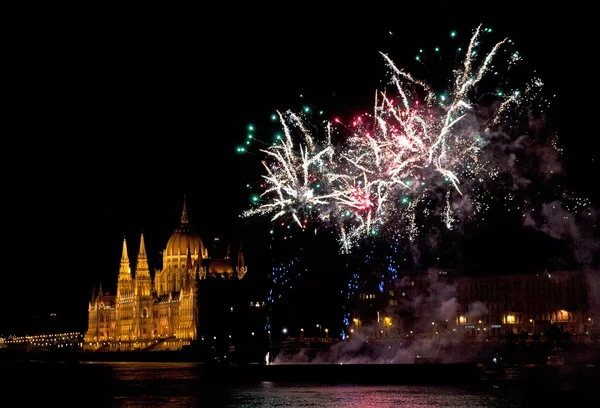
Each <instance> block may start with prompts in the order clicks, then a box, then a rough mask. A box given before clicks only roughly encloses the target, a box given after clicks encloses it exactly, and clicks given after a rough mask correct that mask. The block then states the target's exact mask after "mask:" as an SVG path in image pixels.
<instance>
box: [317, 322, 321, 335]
mask: <svg viewBox="0 0 600 408" xmlns="http://www.w3.org/2000/svg"><path fill="white" fill-rule="evenodd" d="M317 329H319V337H321V329H322V327H321V325H320V324H317Z"/></svg>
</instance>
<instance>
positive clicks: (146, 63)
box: [0, 9, 600, 334]
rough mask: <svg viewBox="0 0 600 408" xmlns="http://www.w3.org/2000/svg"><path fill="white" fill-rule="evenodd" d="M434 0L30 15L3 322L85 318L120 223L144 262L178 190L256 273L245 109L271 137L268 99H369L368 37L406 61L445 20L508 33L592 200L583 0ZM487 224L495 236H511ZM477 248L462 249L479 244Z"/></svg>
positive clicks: (13, 156) (274, 105)
mask: <svg viewBox="0 0 600 408" xmlns="http://www.w3.org/2000/svg"><path fill="white" fill-rule="evenodd" d="M446 13H447V10H440V11H439V14H440V15H439V16H438V15H435V13H434V15H433V16H431V20H429V14H425V13H424V12H420V14H418V16H417V17H415V18H410V17H407V16H404V17H403V18H400V19H389V21H394V22H392V23H389V24H388V23H385V22H379V21H378V20H377V19H368V21H366V22H362V21H360V18H361V16H360V13H359V14H355V15H354V17H351V18H349V17H340V16H335V17H328V18H325V17H322V18H321V17H320V18H316V19H312V20H301V19H300V18H295V17H296V16H295V15H294V14H285V15H275V14H273V15H269V16H228V17H222V16H221V17H219V16H210V15H204V16H203V15H200V14H197V15H190V16H189V17H185V18H180V19H178V20H175V19H172V20H168V19H166V18H165V19H162V20H142V19H137V20H135V21H134V20H127V19H125V18H122V19H114V18H113V19H108V20H104V19H101V18H94V19H91V18H90V19H85V18H67V16H64V17H62V18H58V19H56V20H52V21H51V22H50V21H48V22H46V23H45V24H43V25H41V26H38V27H37V28H38V29H39V30H36V33H35V35H33V34H32V35H31V36H28V40H31V41H27V43H28V46H27V47H25V48H23V49H22V50H21V51H20V52H19V57H18V58H15V60H14V61H13V62H14V65H13V66H14V68H15V70H14V73H13V75H12V76H11V77H10V78H5V80H10V81H11V85H12V86H11V90H13V89H14V91H15V92H14V96H11V101H10V105H11V106H10V108H9V117H10V119H13V120H15V121H16V123H17V126H15V127H13V128H12V130H11V131H10V132H9V134H8V135H6V136H5V140H6V141H8V140H11V141H16V143H10V146H12V147H10V148H8V149H5V160H8V161H9V162H10V163H16V164H12V165H9V166H8V170H7V173H6V174H7V179H8V185H9V194H7V195H5V201H9V205H10V207H11V208H13V209H12V210H10V211H8V210H7V211H6V212H5V215H7V218H8V223H7V226H6V227H5V228H6V229H5V235H6V237H7V239H8V240H9V242H8V244H5V248H6V250H5V257H6V258H7V259H11V260H12V261H13V262H14V266H10V267H9V268H7V269H6V270H5V273H4V275H5V277H6V276H8V280H6V279H5V280H4V281H3V282H2V284H0V287H2V288H3V289H4V290H3V293H4V295H3V303H4V305H3V307H2V308H0V334H5V333H9V332H13V331H18V330H26V329H27V324H28V323H25V324H23V322H27V321H29V320H30V319H32V317H33V316H38V315H39V316H45V315H47V314H49V313H58V314H59V316H61V317H63V318H64V319H65V320H66V321H68V322H70V323H69V324H71V325H72V326H73V328H74V329H77V330H84V329H85V320H84V319H85V316H86V315H85V313H86V309H87V303H88V301H89V299H90V296H91V293H92V288H93V286H94V285H97V284H98V283H99V282H100V281H102V283H103V285H104V287H105V289H106V290H114V289H115V288H114V286H115V285H116V279H117V274H118V267H119V261H120V254H121V245H122V240H123V237H124V236H125V237H127V239H128V245H129V248H130V258H131V259H132V264H133V263H134V261H133V259H134V257H135V251H136V250H137V248H138V242H139V235H140V233H141V232H143V233H144V236H145V238H146V246H147V251H148V254H149V256H150V261H151V268H157V267H158V266H159V265H157V264H156V262H155V261H156V260H157V259H158V252H159V251H161V250H162V249H163V248H164V246H165V245H166V242H167V240H168V238H169V236H170V234H171V233H172V231H173V229H174V228H175V227H177V226H178V225H179V217H180V213H181V208H182V203H183V197H184V195H186V196H187V200H188V210H189V216H190V221H191V223H193V224H194V225H195V226H196V228H197V230H198V232H199V233H200V235H201V236H202V237H203V239H204V241H205V244H206V245H207V246H209V247H210V245H211V242H212V239H213V238H214V237H220V238H221V239H223V240H226V241H227V240H229V241H231V242H232V247H234V248H235V247H237V243H238V242H239V237H240V235H241V236H244V239H245V241H244V242H245V248H246V252H247V256H248V261H249V262H250V264H251V266H250V270H251V271H252V261H254V262H255V264H259V263H260V262H263V263H264V259H261V256H263V255H262V254H261V252H260V250H259V249H260V248H263V247H265V246H266V244H265V243H264V242H267V240H268V235H267V234H266V231H265V230H264V229H261V228H262V226H263V224H261V223H258V222H256V221H253V220H242V219H240V218H239V217H238V214H239V212H240V211H241V210H243V209H246V208H247V206H248V205H249V198H250V195H251V193H250V192H249V191H248V190H247V189H246V188H245V186H246V184H247V183H253V182H256V181H258V180H259V179H260V174H261V167H260V158H261V156H259V155H252V154H247V155H243V156H240V155H239V154H237V153H236V151H235V149H236V146H238V145H240V144H242V143H243V142H244V141H245V140H246V139H245V137H246V127H247V125H248V124H249V123H252V124H254V125H255V126H256V127H257V132H256V135H257V136H256V137H257V138H261V136H262V137H264V138H265V139H267V140H269V138H270V137H272V136H271V135H272V133H273V132H272V130H274V129H275V126H274V125H273V123H271V122H270V120H269V118H270V115H271V114H272V113H273V112H274V111H275V110H276V109H280V110H286V109H294V110H296V109H299V108H300V107H301V106H303V105H304V104H307V103H308V104H311V105H312V106H315V107H317V108H320V109H323V110H324V111H325V116H327V117H328V118H332V117H334V116H336V115H342V116H344V115H346V117H347V116H349V115H350V114H352V113H353V112H356V111H357V110H365V109H370V108H371V107H372V103H373V94H374V91H375V89H377V87H378V86H380V85H381V82H380V80H385V75H384V73H385V70H384V68H385V66H384V63H383V60H382V58H381V56H380V55H379V51H383V52H388V53H389V54H390V56H391V57H392V59H394V60H395V61H396V63H397V65H399V66H402V67H405V68H406V69H407V70H408V71H411V70H412V68H414V67H415V62H414V55H415V53H416V51H417V50H418V49H419V48H424V47H430V48H432V47H435V46H437V45H439V46H442V47H443V46H444V45H445V44H448V43H449V40H448V34H449V32H450V31H451V30H457V31H458V33H459V36H460V37H461V38H462V39H463V41H464V42H465V43H467V42H468V40H469V39H470V36H471V32H472V30H474V29H475V28H476V26H477V25H478V24H479V23H483V24H484V26H488V25H489V26H491V27H493V29H494V32H495V33H497V35H498V39H501V38H503V37H504V36H509V37H511V38H512V39H514V41H515V43H516V44H517V47H518V49H519V50H520V51H521V53H522V55H523V63H524V64H527V65H531V66H532V67H535V68H537V74H538V75H539V76H540V77H541V78H543V79H544V81H545V84H546V86H545V89H546V92H547V93H549V94H551V93H555V94H557V98H556V104H555V106H554V111H553V114H552V118H551V120H552V121H553V122H554V123H555V124H556V128H557V130H558V134H559V137H560V139H559V140H560V143H561V147H562V148H563V149H564V151H565V153H564V158H565V168H566V170H567V172H568V174H570V182H571V183H572V187H573V188H574V189H577V190H578V191H580V192H581V195H583V196H587V197H589V198H590V199H592V202H598V199H599V198H600V197H598V196H599V194H598V191H599V188H598V187H599V183H598V177H597V176H598V174H599V173H598V165H597V163H598V157H597V151H596V149H595V148H594V147H593V146H595V145H597V144H598V142H597V141H596V140H595V139H596V138H597V136H598V135H597V133H598V130H597V126H596V122H595V121H596V120H597V116H598V115H597V112H598V108H599V106H598V95H599V93H598V92H599V89H598V81H597V78H596V77H595V76H594V75H593V74H594V73H595V72H596V71H597V63H596V62H595V60H596V59H597V56H596V54H597V42H596V41H595V38H594V35H593V32H594V29H593V27H592V26H590V25H589V24H587V23H586V22H585V21H584V20H583V19H582V17H581V16H582V15H585V14H586V12H585V10H577V12H573V13H572V14H573V17H572V18H569V19H565V16H567V17H568V16H569V15H570V12H569V13H567V12H565V11H564V10H557V11H554V12H550V11H544V13H541V12H539V10H528V11H523V12H519V13H517V11H516V9H510V10H508V9H507V10H495V11H491V12H483V11H482V12H481V13H479V15H474V16H473V18H472V19H469V20H467V19H464V18H463V19H462V20H461V22H460V23H456V22H455V21H453V19H452V17H451V16H450V15H449V14H446ZM491 16H494V18H493V19H492V18H490V17H491ZM300 95H302V97H300ZM6 143H8V142H6ZM254 150H255V151H256V150H257V149H254ZM15 232H16V234H15ZM487 233H488V234H489V235H488V236H487V238H486V239H492V241H490V242H496V243H497V242H500V241H506V240H505V239H504V238H506V237H511V236H512V237H513V238H514V235H515V234H516V235H519V232H515V231H512V230H504V231H500V230H497V231H495V230H494V228H493V227H491V229H490V231H487ZM263 237H264V241H263ZM490 237H492V238H490ZM249 238H251V239H249ZM494 239H495V241H493V240H494ZM478 240H479V241H480V240H481V237H478ZM509 241H512V245H513V246H512V247H510V246H508V245H506V246H505V247H503V248H502V251H513V255H514V257H515V259H518V257H519V256H524V254H526V251H524V250H523V249H522V248H521V249H519V247H518V246H519V245H520V241H519V240H518V239H509ZM5 242H6V241H5ZM521 244H522V242H521ZM466 245H468V243H467V244H466ZM494 245H495V244H490V245H489V246H494ZM15 246H16V250H17V253H16V254H14V253H13V250H14V249H15V248H14V247H15ZM472 248H473V247H471V250H468V249H467V250H466V251H465V253H471V252H472V253H473V256H474V257H475V256H476V255H477V252H478V250H473V249H472ZM252 249H255V251H254V252H253V251H252ZM469 251H470V252H469ZM542 252H543V251H542ZM15 255H17V256H15ZM486 256H488V255H486ZM499 258H506V252H503V254H500V253H499ZM13 262H11V264H12V263H13ZM152 262H155V263H154V265H153V264H152ZM249 273H252V272H249ZM32 299H33V300H32ZM11 302H14V307H13V306H9V307H6V305H7V304H11Z"/></svg>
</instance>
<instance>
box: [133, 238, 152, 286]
mask: <svg viewBox="0 0 600 408" xmlns="http://www.w3.org/2000/svg"><path fill="white" fill-rule="evenodd" d="M135 276H136V278H137V277H141V276H150V268H149V267H148V255H147V254H146V245H145V244H144V233H142V236H141V238H140V252H139V253H138V256H137V264H136V268H135Z"/></svg>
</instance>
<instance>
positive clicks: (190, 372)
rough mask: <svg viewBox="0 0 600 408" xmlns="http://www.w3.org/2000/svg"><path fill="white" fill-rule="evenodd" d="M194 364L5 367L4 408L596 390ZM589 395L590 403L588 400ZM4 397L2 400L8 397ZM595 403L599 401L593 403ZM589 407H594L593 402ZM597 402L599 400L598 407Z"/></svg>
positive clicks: (456, 401) (386, 401) (435, 400)
mask: <svg viewBox="0 0 600 408" xmlns="http://www.w3.org/2000/svg"><path fill="white" fill-rule="evenodd" d="M197 368H198V367H197V365H196V364H195V363H77V364H73V363H60V362H41V361H40V362H35V361H33V362H27V363H19V364H13V365H9V366H5V367H3V368H2V375H3V377H2V378H4V380H3V381H2V383H0V384H1V388H2V392H1V395H2V399H1V400H0V406H2V407H4V406H6V407H9V406H11V407H12V406H15V407H16V406H24V407H33V406H37V407H44V408H47V407H63V408H64V407H81V408H86V407H123V408H125V407H127V408H129V407H131V408H133V407H135V408H151V407H157V408H158V407H160V408H179V407H181V408H183V407H185V408H189V407H298V408H301V407H324V408H327V407H336V408H346V407H362V408H371V407H372V408H387V407H408V408H417V407H418V408H426V407H444V408H454V407H469V408H477V407H486V408H487V407H538V406H539V407H543V408H546V407H553V406H557V407H558V406H565V407H569V408H571V407H578V406H586V407H587V406H594V405H593V404H594V403H595V402H593V399H595V398H596V393H595V392H594V393H591V392H581V391H572V392H565V391H561V392H557V391H556V390H551V389H549V390H540V389H536V390H535V391H532V390H528V389H527V387H523V386H519V387H512V386H506V385H497V384H493V383H489V384H488V383H486V384H477V385H474V386H467V387H454V386H452V387H450V386H421V385H419V386H416V385H406V386H403V385H381V386H377V385H369V386H364V385H352V384H338V385H319V384H310V383H303V384H292V383H280V382H264V381H259V380H257V381H252V379H248V381H244V382H243V383H233V384H225V383H219V382H215V381H206V379H205V378H201V377H200V376H199V375H198V370H197ZM590 398H591V399H592V400H590ZM3 401H4V402H3ZM596 401H597V400H596ZM590 403H591V404H592V405H589V404H590ZM595 406H600V405H595Z"/></svg>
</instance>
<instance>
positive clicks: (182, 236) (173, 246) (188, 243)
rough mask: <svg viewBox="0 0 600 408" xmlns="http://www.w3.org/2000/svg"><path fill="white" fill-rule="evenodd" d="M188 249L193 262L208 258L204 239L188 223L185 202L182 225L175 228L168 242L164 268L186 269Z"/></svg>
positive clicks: (164, 254) (164, 253)
mask: <svg viewBox="0 0 600 408" xmlns="http://www.w3.org/2000/svg"><path fill="white" fill-rule="evenodd" d="M188 249H189V251H190V255H191V258H192V260H193V261H196V260H198V259H203V258H206V257H207V254H206V249H205V247H204V243H203V242H202V239H201V238H200V236H199V235H198V234H197V233H196V231H195V230H194V228H193V227H192V226H191V225H190V224H189V222H188V215H187V205H186V203H185V200H184V202H183V211H182V213H181V225H180V226H179V227H178V228H175V231H174V232H173V234H172V235H171V238H169V241H168V242H167V246H166V248H165V250H164V252H163V266H164V267H165V268H184V267H185V259H186V258H187V253H188Z"/></svg>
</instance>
